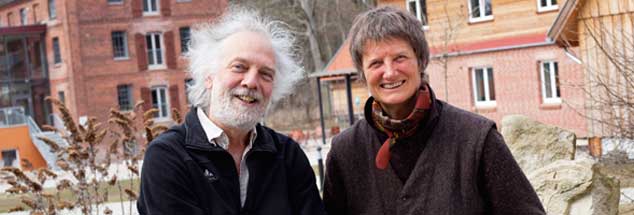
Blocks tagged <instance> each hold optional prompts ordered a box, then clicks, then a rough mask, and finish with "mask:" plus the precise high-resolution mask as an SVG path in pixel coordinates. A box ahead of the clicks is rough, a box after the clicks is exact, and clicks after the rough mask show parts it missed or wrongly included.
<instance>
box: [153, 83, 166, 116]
mask: <svg viewBox="0 0 634 215" xmlns="http://www.w3.org/2000/svg"><path fill="white" fill-rule="evenodd" d="M160 90H163V91H164V92H165V101H161V98H160V93H159V95H157V96H156V98H157V99H158V101H157V107H156V109H158V110H159V112H158V117H155V119H157V120H159V121H163V120H169V118H170V102H169V101H170V100H169V92H168V90H167V87H166V86H156V87H152V89H151V90H150V93H151V94H150V96H151V97H152V98H154V95H153V94H154V93H155V92H159V91H160ZM163 102H164V103H165V109H166V110H164V111H165V113H164V114H165V116H161V115H163V114H162V113H163V111H161V106H162V105H163ZM152 108H154V101H152Z"/></svg>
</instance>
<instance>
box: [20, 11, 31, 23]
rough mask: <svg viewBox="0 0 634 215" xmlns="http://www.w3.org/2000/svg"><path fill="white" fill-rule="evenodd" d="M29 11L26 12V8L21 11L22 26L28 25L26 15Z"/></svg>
mask: <svg viewBox="0 0 634 215" xmlns="http://www.w3.org/2000/svg"><path fill="white" fill-rule="evenodd" d="M27 12H28V11H27V10H26V8H22V9H20V25H26V24H28V21H29V20H28V18H27V15H28V14H26V13H27Z"/></svg>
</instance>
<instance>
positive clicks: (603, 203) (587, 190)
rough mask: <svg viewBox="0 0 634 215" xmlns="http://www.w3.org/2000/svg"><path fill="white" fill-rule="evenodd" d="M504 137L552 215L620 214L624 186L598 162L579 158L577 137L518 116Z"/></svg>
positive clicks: (510, 119)
mask: <svg viewBox="0 0 634 215" xmlns="http://www.w3.org/2000/svg"><path fill="white" fill-rule="evenodd" d="M502 135H503V136H504V139H505V141H506V144H507V145H508V147H509V149H510V150H511V152H512V153H513V156H514V157H515V160H517V162H518V163H519V165H520V167H521V168H522V170H523V171H524V173H525V174H526V176H527V177H528V180H529V181H530V182H531V185H532V186H533V188H534V189H535V191H536V192H537V195H538V196H539V198H540V200H541V201H542V204H543V205H544V208H545V209H546V212H547V213H548V214H554V215H572V214H574V215H577V214H579V215H584V214H592V215H599V214H600V215H604V214H607V215H612V214H618V208H619V197H620V191H619V187H620V185H619V180H618V179H617V178H614V177H608V176H607V175H608V174H606V173H607V172H606V171H605V170H604V169H605V168H604V167H603V165H600V164H598V163H597V161H596V160H594V159H593V158H592V157H589V156H578V157H577V158H575V134H574V133H572V132H569V131H566V130H563V129H561V128H557V127H554V126H549V125H545V124H542V123H539V122H537V121H534V120H531V119H529V118H527V117H525V116H520V115H512V116H507V117H505V118H504V119H503V120H502Z"/></svg>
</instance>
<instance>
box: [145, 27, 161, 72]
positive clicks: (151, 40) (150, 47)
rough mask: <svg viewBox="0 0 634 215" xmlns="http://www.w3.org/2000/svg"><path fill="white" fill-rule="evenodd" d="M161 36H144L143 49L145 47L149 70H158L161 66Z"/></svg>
mask: <svg viewBox="0 0 634 215" xmlns="http://www.w3.org/2000/svg"><path fill="white" fill-rule="evenodd" d="M161 40H162V35H161V34H160V33H150V34H148V35H146V36H145V47H147V59H148V67H149V69H160V68H162V67H164V66H165V65H164V64H163V50H162V49H161V47H162V45H161V44H162V41H161Z"/></svg>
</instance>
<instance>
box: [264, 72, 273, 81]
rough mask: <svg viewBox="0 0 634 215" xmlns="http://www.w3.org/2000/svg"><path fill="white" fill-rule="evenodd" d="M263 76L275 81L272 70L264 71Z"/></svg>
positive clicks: (267, 79) (266, 79) (265, 78)
mask: <svg viewBox="0 0 634 215" xmlns="http://www.w3.org/2000/svg"><path fill="white" fill-rule="evenodd" d="M262 78H263V79H264V80H265V81H273V78H274V75H273V74H272V73H270V72H262Z"/></svg>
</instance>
